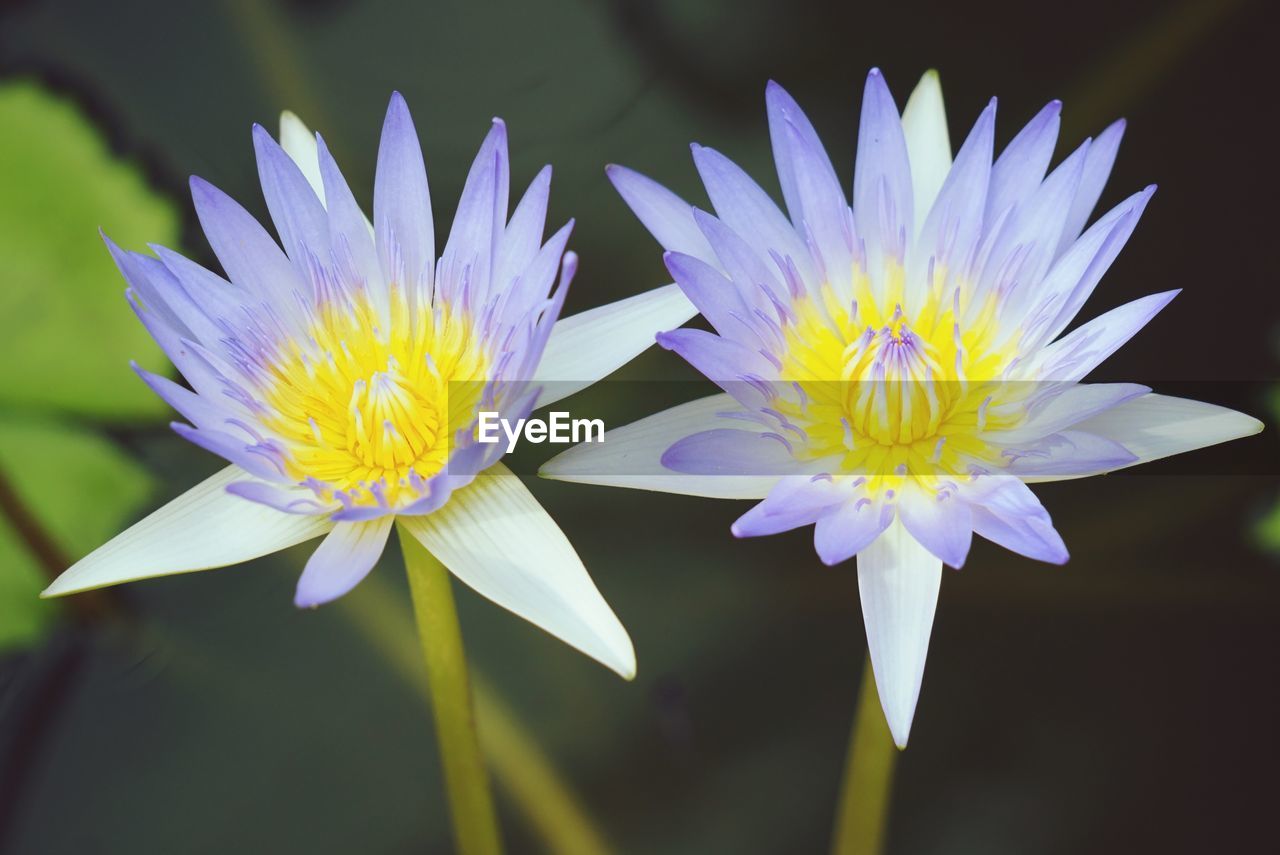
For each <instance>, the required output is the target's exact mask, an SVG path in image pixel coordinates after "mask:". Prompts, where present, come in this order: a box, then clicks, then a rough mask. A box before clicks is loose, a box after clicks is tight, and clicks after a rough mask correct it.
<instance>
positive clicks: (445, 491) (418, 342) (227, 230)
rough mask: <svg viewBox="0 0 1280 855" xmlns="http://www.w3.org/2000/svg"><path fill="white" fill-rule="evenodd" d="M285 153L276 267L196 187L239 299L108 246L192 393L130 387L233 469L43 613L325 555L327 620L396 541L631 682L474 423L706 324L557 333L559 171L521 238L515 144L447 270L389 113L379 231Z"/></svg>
mask: <svg viewBox="0 0 1280 855" xmlns="http://www.w3.org/2000/svg"><path fill="white" fill-rule="evenodd" d="M282 138H283V139H284V141H285V146H284V147H282V146H281V145H279V144H278V143H277V142H276V141H275V140H274V139H273V138H272V137H271V135H270V134H269V133H268V132H267V131H266V130H264V129H263V128H262V127H260V126H256V127H255V128H254V130H253V142H254V147H255V150H256V153H257V162H258V172H259V176H260V178H261V183H262V189H263V193H264V195H265V197H266V203H267V208H268V210H269V212H270V214H271V218H272V220H273V221H274V223H275V228H276V231H277V233H278V235H279V239H280V243H277V242H276V241H275V240H274V239H273V238H272V237H271V236H270V235H269V234H268V232H267V231H266V230H265V229H264V228H263V227H262V226H261V225H259V224H258V222H257V221H256V220H255V219H254V218H253V217H252V216H251V215H250V214H249V213H248V212H246V211H245V209H244V208H242V207H241V206H240V205H239V204H237V203H236V202H235V201H233V200H232V199H231V198H230V197H228V196H227V195H226V194H224V193H222V192H221V191H219V190H218V189H216V188H215V187H213V186H212V185H210V184H209V183H208V182H206V181H203V180H201V179H199V178H194V177H193V178H192V179H191V191H192V197H193V199H194V202H195V208H196V213H197V215H198V216H199V219H200V223H201V225H202V226H203V229H204V232H205V235H206V236H207V238H208V240H209V243H210V244H211V245H212V247H213V251H214V253H215V254H216V255H217V257H218V260H219V261H220V262H221V264H222V267H223V269H224V270H225V272H226V278H223V277H221V276H218V275H217V274H215V273H213V272H211V271H209V270H207V269H205V268H203V267H201V266H199V265H198V264H196V263H194V262H192V261H190V260H188V259H186V258H184V257H183V256H181V255H179V254H177V253H176V252H173V251H171V250H169V249H166V248H164V247H161V246H154V247H152V249H153V250H154V252H155V255H154V256H152V255H148V254H141V253H137V252H131V251H127V250H124V249H121V248H119V247H117V246H116V245H115V244H113V243H111V242H110V240H108V241H107V245H108V247H109V249H110V251H111V253H112V255H113V256H114V258H115V260H116V262H117V264H118V265H119V267H120V270H121V272H122V273H123V274H124V277H125V278H126V279H127V280H128V283H129V288H128V290H127V292H126V293H127V296H128V299H129V301H130V302H131V304H132V305H133V308H134V310H135V311H136V313H137V315H138V317H139V318H140V319H141V320H142V322H143V323H144V324H145V325H146V327H147V329H148V330H149V331H150V332H151V334H152V335H153V336H154V337H155V339H156V341H157V342H159V344H160V345H161V347H163V348H164V350H165V352H166V353H167V354H168V356H169V358H170V359H171V360H172V361H173V364H174V365H175V366H176V367H177V368H178V370H179V371H180V372H181V373H182V376H183V377H185V378H186V380H187V382H188V383H189V384H190V388H189V389H188V388H186V387H184V386H182V385H179V384H178V383H175V382H173V381H172V380H169V379H167V378H165V377H160V376H156V375H153V374H150V373H148V372H146V371H142V370H140V369H139V374H141V376H142V378H143V379H144V380H145V381H146V382H147V383H148V384H149V385H150V386H151V388H152V389H154V390H155V392H156V393H157V394H158V395H160V397H162V398H163V399H164V400H165V401H167V402H168V403H169V404H170V405H172V406H173V408H174V409H175V410H177V411H178V413H180V414H181V415H182V416H183V418H185V419H186V420H187V422H188V423H178V424H175V425H174V430H176V431H177V432H178V433H179V434H180V435H182V436H183V437H185V438H186V439H188V440H190V441H191V442H193V443H195V444H196V445H198V446H200V447H202V448H204V449H207V450H209V451H212V452H213V453H214V454H217V455H219V456H221V457H223V458H225V459H226V460H227V461H228V462H229V463H230V464H231V465H230V466H229V467H227V468H226V469H224V470H222V471H221V472H219V473H218V474H216V475H214V476H213V477H211V478H209V479H208V480H206V481H204V482H203V483H201V484H199V485H198V486H196V487H194V488H193V489H191V490H190V491H188V492H187V493H185V494H183V495H182V496H180V497H179V498H177V499H175V500H174V501H172V502H170V503H169V504H168V505H165V506H164V507H163V508H161V509H160V510H158V511H156V512H155V513H153V514H151V515H150V516H148V517H147V518H145V519H143V520H142V521H141V522H139V523H137V524H136V525H134V526H133V527H132V528H130V529H128V530H127V531H125V532H124V533H122V534H120V535H119V536H117V537H116V538H115V539H113V540H111V541H110V542H108V543H107V544H106V545H104V546H102V547H100V548H99V549H97V550H95V551H94V552H92V553H91V554H90V555H88V556H87V557H85V558H83V559H82V560H81V561H79V562H78V563H76V564H75V565H74V566H72V567H71V568H70V569H68V570H67V571H66V572H65V573H63V574H62V575H61V576H60V577H58V579H57V580H56V581H55V582H54V583H53V584H52V585H51V586H50V587H49V589H48V590H47V591H46V592H45V595H46V596H56V595H62V594H70V593H73V592H76V591H84V590H89V589H92V588H99V587H102V586H105V585H114V584H117V583H120V582H127V581H131V580H136V579H144V578H148V577H153V576H163V575H169V574H174V573H186V572H190V571H194V570H203V569H207V568H213V567H222V566H225V565H229V564H236V563H239V562H242V561H248V560H250V559H252V558H256V557H258V556H261V555H266V554H268V553H272V552H275V551H277V550H280V549H284V548H286V547H289V546H292V545H294V544H297V543H300V542H302V541H306V540H310V539H312V538H316V537H319V536H321V535H325V538H324V540H323V542H322V543H321V544H320V546H319V547H318V548H317V549H316V550H315V551H314V552H313V553H312V555H311V558H310V560H309V561H308V562H307V565H306V569H305V570H304V571H303V573H302V576H301V578H300V579H299V581H298V586H297V596H296V603H297V605H299V606H316V605H318V604H321V603H325V602H328V601H330V600H333V599H334V598H336V597H340V596H341V595H343V594H344V593H346V592H347V591H349V590H350V589H351V588H352V587H354V586H355V585H356V584H357V583H359V582H360V580H361V579H363V578H364V577H365V575H366V574H367V573H368V572H369V571H370V569H371V568H372V567H373V566H374V564H375V562H376V561H377V560H378V557H379V556H380V555H381V553H382V551H383V547H384V545H385V544H386V541H387V537H388V534H389V532H390V530H391V526H392V523H393V522H395V521H398V522H399V523H400V525H401V526H402V527H403V528H404V529H405V530H407V531H408V532H410V533H411V534H412V535H413V536H414V537H415V538H417V539H418V541H420V542H421V543H422V545H423V546H425V547H426V549H427V550H428V551H429V552H430V553H432V554H433V555H434V556H435V557H436V558H437V559H438V560H439V561H441V562H442V563H443V564H445V565H446V566H447V567H448V568H449V570H451V571H452V572H453V573H454V574H455V575H456V576H457V577H458V578H459V579H461V580H462V581H463V582H465V583H466V584H467V585H469V586H471V587H472V588H474V589H475V590H476V591H478V592H479V593H480V594H482V595H484V596H485V597H488V598H489V599H491V600H493V601H494V602H496V603H497V604H499V605H501V606H503V607H505V608H507V609H510V610H511V611H513V612H515V613H516V614H518V615H520V616H521V617H524V618H526V619H527V620H529V621H531V622H533V623H534V624H536V625H537V626H539V627H541V628H543V629H544V630H546V631H547V632H549V633H551V634H553V635H555V636H558V637H559V638H561V639H563V640H564V641H565V642H567V643H568V644H570V645H572V646H574V647H576V648H578V649H579V650H581V651H582V652H584V653H586V654H587V655H589V656H591V657H594V658H595V659H597V660H599V661H600V662H602V663H603V664H605V665H607V666H608V667H610V668H612V669H613V670H615V671H617V672H618V673H619V674H621V675H623V676H624V677H628V678H629V677H631V676H632V675H633V674H634V673H635V654H634V652H633V649H632V645H631V641H630V639H629V638H628V636H627V633H626V631H625V630H624V629H623V627H622V625H621V624H620V623H619V622H618V619H617V618H616V617H615V616H614V614H613V612H612V611H611V610H610V608H609V606H608V605H607V604H606V603H605V601H604V599H603V598H602V597H601V595H600V593H599V591H598V590H597V589H596V587H595V585H594V584H593V583H592V581H591V578H590V577H589V576H588V575H587V571H586V570H585V568H584V567H583V565H582V562H581V560H580V559H579V558H578V556H577V554H576V553H575V552H574V550H573V548H572V546H571V545H570V544H569V542H568V540H567V539H566V538H565V536H564V534H563V533H562V532H561V531H560V529H559V528H558V527H557V526H556V524H555V522H554V521H553V520H552V519H551V517H550V516H549V515H548V514H547V513H546V512H545V511H544V510H543V509H542V507H541V506H540V505H539V504H538V502H537V501H536V500H535V499H534V497H533V495H532V494H531V493H530V492H529V491H528V489H527V488H526V487H525V486H524V485H523V483H522V482H521V480H520V479H519V478H518V477H517V476H515V475H514V474H512V473H511V472H510V470H508V469H506V468H505V467H504V466H503V465H502V463H501V462H500V461H499V458H500V457H501V455H502V453H503V451H504V450H505V447H504V446H503V445H502V444H481V443H478V442H476V441H475V439H474V423H475V419H476V413H477V410H478V409H480V408H482V407H483V408H485V409H488V410H493V411H501V412H502V413H503V415H504V416H509V417H511V418H513V419H514V418H519V417H522V416H524V415H527V414H528V413H529V412H530V411H531V410H532V409H533V408H535V407H539V406H543V405H546V404H548V403H551V402H552V401H553V400H555V399H556V398H558V397H562V396H564V395H566V394H569V393H570V392H572V391H575V390H576V389H578V388H582V387H583V386H586V385H588V384H589V383H591V382H593V381H595V380H598V379H599V378H601V377H603V376H605V375H606V374H608V373H610V372H612V371H613V370H614V369H616V368H618V367H619V366H620V365H622V364H623V363H625V362H626V361H628V360H629V359H631V358H632V357H634V356H635V355H636V354H638V353H639V352H640V351H642V350H643V349H645V348H646V347H648V346H649V345H650V344H651V343H652V341H653V335H654V333H655V332H656V331H658V330H661V329H664V328H667V327H669V326H671V325H673V324H674V325H679V324H681V323H683V322H684V321H685V320H687V319H688V317H689V316H691V315H692V314H693V311H694V310H693V307H692V306H690V305H689V303H688V301H687V300H686V299H685V298H684V296H683V295H682V294H680V292H679V290H678V289H676V288H675V286H668V287H667V288H661V289H657V290H655V291H651V292H648V293H646V294H642V295H638V296H636V297H632V298H630V299H627V300H623V301H621V302H618V303H614V304H612V305H607V306H603V307H600V308H597V309H594V310H591V311H588V312H584V313H582V314H580V315H577V316H574V317H570V318H567V319H565V320H560V319H559V316H560V311H561V307H562V306H563V305H564V300H565V296H566V293H567V288H568V285H569V282H570V280H571V279H572V278H573V273H574V269H575V267H576V257H575V256H574V254H573V253H571V252H566V251H565V246H566V243H567V241H568V239H569V232H570V229H571V227H572V223H570V224H567V225H565V226H564V227H563V228H561V229H560V230H559V231H557V232H555V233H554V234H553V235H552V236H551V237H550V238H548V239H547V240H546V241H545V242H544V240H543V227H544V222H545V218H546V211H547V198H548V192H549V187H550V181H551V169H550V167H547V168H545V169H543V170H542V171H541V172H539V173H538V175H537V176H536V177H535V178H534V179H533V182H532V183H531V184H530V186H529V189H528V190H527V192H526V193H525V195H524V197H523V198H522V199H521V200H520V202H519V204H517V205H516V207H515V210H514V212H512V213H511V215H510V219H508V184H509V164H508V157H507V130H506V127H505V125H504V124H503V123H502V122H501V121H500V120H495V121H494V123H493V126H492V129H491V130H490V131H489V133H488V135H487V136H486V137H485V139H484V142H483V144H482V145H481V147H480V151H479V154H478V155H477V156H476V159H475V163H474V164H473V166H472V167H471V171H470V174H469V175H468V176H467V180H466V184H465V186H464V188H463V191H462V196H461V200H460V201H459V203H458V210H457V213H456V215H455V217H454V220H453V225H452V228H451V230H450V232H449V237H448V240H447V241H446V242H445V245H444V250H443V252H442V253H441V254H440V256H439V258H438V260H437V256H436V248H435V238H434V225H433V217H432V210H431V201H430V198H429V195H428V190H427V173H426V168H425V164H424V161H423V157H422V152H421V150H420V148H419V144H418V138H417V134H416V132H415V130H414V126H413V122H412V120H411V118H410V116H409V111H408V109H407V107H406V106H405V103H404V100H403V99H402V98H401V97H400V96H399V95H398V94H396V95H394V96H393V97H392V99H391V104H390V107H389V108H388V110H387V114H386V121H385V124H384V125H383V129H382V141H381V145H380V148H379V151H378V159H377V175H376V180H375V185H374V194H373V196H374V198H373V221H372V223H370V222H369V221H368V219H367V218H366V216H365V214H364V213H363V212H362V210H361V208H360V207H359V205H358V204H357V202H356V200H355V198H354V196H353V194H352V191H351V189H350V188H349V187H348V185H347V183H346V181H345V180H344V179H343V177H342V174H341V173H340V172H339V170H338V166H337V164H336V163H335V162H334V159H333V158H332V157H331V156H330V153H329V151H328V149H327V148H326V147H325V144H324V141H323V140H322V139H321V138H320V137H319V136H318V135H316V136H312V135H311V134H310V133H309V132H308V131H306V129H305V127H304V126H303V125H302V124H301V122H300V121H299V120H298V119H296V118H295V117H292V116H291V115H289V114H286V117H285V120H284V123H283V133H282ZM281 245H283V248H282V246H281ZM557 275H558V277H559V285H558V287H555V282H556V279H557Z"/></svg>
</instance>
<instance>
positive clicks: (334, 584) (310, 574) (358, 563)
mask: <svg viewBox="0 0 1280 855" xmlns="http://www.w3.org/2000/svg"><path fill="white" fill-rule="evenodd" d="M394 521H395V517H393V516H391V515H387V516H383V517H379V518H378V519H376V520H369V521H368V522H340V523H338V524H337V525H335V526H334V527H333V531H331V532H329V536H328V537H326V538H325V539H324V542H323V543H321V544H320V546H319V548H317V549H316V551H315V552H313V553H311V558H310V559H308V561H307V566H306V569H304V570H303V571H302V576H301V577H300V578H299V579H298V590H297V593H296V594H295V595H294V597H293V604H294V605H295V606H298V607H299V608H310V607H312V606H318V605H321V604H323V603H327V602H329V601H331V600H336V599H337V598H338V597H341V596H342V595H343V594H345V593H347V591H350V590H351V589H352V588H354V587H355V586H356V585H358V584H359V583H360V581H361V580H362V579H364V577H365V576H367V575H369V571H370V570H372V569H373V565H374V564H376V563H377V561H378V558H380V557H381V556H382V550H383V549H384V548H385V547H386V545H387V535H388V534H390V533H391V523H392V522H394Z"/></svg>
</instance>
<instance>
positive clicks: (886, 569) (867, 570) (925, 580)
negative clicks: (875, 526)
mask: <svg viewBox="0 0 1280 855" xmlns="http://www.w3.org/2000/svg"><path fill="white" fill-rule="evenodd" d="M941 584H942V561H940V560H939V559H938V558H937V557H936V556H934V555H931V554H930V553H929V551H928V550H927V549H925V548H924V547H923V546H921V545H920V544H919V543H917V542H916V540H915V539H914V538H913V537H912V536H911V535H910V534H908V533H907V529H906V527H905V526H903V525H902V523H901V522H900V521H895V522H894V523H893V524H891V525H890V526H889V528H888V529H887V530H886V531H885V533H884V534H882V535H880V537H878V538H877V539H876V540H875V541H874V542H873V543H872V544H871V545H870V546H868V547H867V548H866V549H863V550H862V551H861V552H859V553H858V595H859V597H860V598H861V599H862V619H863V622H864V623H866V626H867V647H868V650H869V651H870V654H871V668H872V670H873V671H874V672H875V676H876V690H877V691H878V692H879V694H880V705H881V706H882V707H883V708H884V716H885V719H886V720H888V722H889V731H890V732H891V733H892V734H893V741H894V742H895V743H896V744H897V746H898V747H899V748H905V747H906V745H907V736H908V735H909V734H910V733H911V720H912V718H914V717H915V712H916V701H917V700H918V699H919V697H920V681H921V680H922V679H923V678H924V662H925V657H926V655H927V654H928V652H929V636H930V634H931V633H932V632H933V613H934V610H935V609H936V608H937V605H938V589H939V587H940V586H941Z"/></svg>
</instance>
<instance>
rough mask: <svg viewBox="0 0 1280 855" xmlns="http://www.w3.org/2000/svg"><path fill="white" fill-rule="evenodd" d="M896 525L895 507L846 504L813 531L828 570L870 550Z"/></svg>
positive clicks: (862, 502)
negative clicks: (877, 540)
mask: <svg viewBox="0 0 1280 855" xmlns="http://www.w3.org/2000/svg"><path fill="white" fill-rule="evenodd" d="M892 523H893V507H892V506H891V505H886V504H885V503H883V502H880V501H871V500H870V499H865V498H863V499H858V500H854V501H851V502H845V503H844V504H843V505H841V506H840V507H839V508H837V509H836V510H834V511H832V512H831V513H829V514H827V515H825V516H823V517H820V518H819V519H818V523H817V525H815V526H814V527H813V547H814V549H815V550H817V552H818V558H820V559H822V563H823V564H826V565H827V566H828V567H832V566H835V565H836V564H839V563H841V562H842V561H848V560H849V559H850V558H852V557H853V556H855V555H857V554H859V553H860V552H862V551H863V550H865V549H867V548H868V547H869V546H870V545H871V544H872V542H874V541H875V540H876V539H877V538H879V537H880V536H881V535H882V534H883V533H884V531H885V529H887V528H888V527H889V526H890V525H891V524H892Z"/></svg>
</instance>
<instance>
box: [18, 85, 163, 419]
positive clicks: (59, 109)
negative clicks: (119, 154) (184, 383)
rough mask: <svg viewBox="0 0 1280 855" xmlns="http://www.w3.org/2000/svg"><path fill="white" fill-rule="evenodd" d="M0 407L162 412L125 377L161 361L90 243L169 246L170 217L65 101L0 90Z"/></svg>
mask: <svg viewBox="0 0 1280 855" xmlns="http://www.w3.org/2000/svg"><path fill="white" fill-rule="evenodd" d="M0 127H2V128H4V133H3V134H0V187H3V188H4V190H3V193H0V282H3V287H2V288H0V319H3V321H0V324H3V326H0V405H3V406H6V407H8V408H15V407H16V408H21V409H38V410H42V411H46V412H51V411H52V412H61V413H69V414H75V415H84V416H91V417H94V418H99V419H107V420H111V421H125V420H136V419H137V418H139V417H144V416H160V415H163V414H164V413H165V412H166V408H165V406H164V404H163V403H162V402H161V401H159V400H158V399H157V398H156V397H155V396H154V395H153V394H152V393H151V391H150V390H149V389H147V388H146V386H145V385H144V384H143V383H142V382H140V381H139V380H138V379H137V377H135V376H134V374H133V372H132V371H131V370H130V369H129V360H130V359H136V360H137V361H138V362H139V363H140V364H142V365H143V366H144V367H147V368H151V369H153V370H163V368H164V365H165V361H164V358H163V356H162V355H161V353H160V350H159V348H158V347H157V346H156V345H155V344H154V343H153V342H152V341H151V338H150V337H149V336H148V335H147V333H146V331H145V330H144V329H143V327H142V324H140V323H139V322H138V320H137V319H136V318H135V317H134V315H133V312H132V310H131V309H130V308H129V305H128V303H127V302H126V300H125V299H124V296H123V292H124V288H125V282H124V280H123V278H122V277H121V276H120V273H119V272H118V271H117V270H116V268H115V264H114V263H113V262H112V261H111V257H110V255H109V254H108V253H107V250H106V248H105V247H104V246H103V244H102V241H101V239H100V238H99V237H98V229H99V227H101V228H103V229H105V230H106V231H107V233H108V234H110V235H111V237H112V239H113V240H115V241H116V242H117V243H119V244H120V245H122V246H126V247H138V246H142V245H144V244H146V243H166V244H170V245H172V244H174V243H176V242H177V238H178V226H179V221H178V215H177V214H176V212H175V211H174V208H173V205H172V204H171V203H170V202H169V201H168V200H166V199H164V198H163V197H161V196H159V195H157V194H156V193H155V192H153V191H152V190H151V189H150V188H149V187H148V186H147V184H146V181H145V180H144V178H143V176H142V174H141V173H140V172H139V170H138V169H137V168H136V167H135V166H134V165H133V164H129V163H125V162H122V161H119V160H117V159H116V158H114V157H113V156H112V154H111V152H110V151H109V150H108V148H107V145H106V143H105V141H104V140H103V139H102V137H101V135H100V134H99V132H98V130H97V128H95V127H94V126H93V125H92V124H90V123H89V122H88V121H87V120H86V119H85V117H84V116H83V115H82V114H81V113H80V112H79V110H78V109H77V108H76V107H75V105H73V104H72V103H71V102H69V101H67V100H64V99H61V98H58V97H56V96H54V95H52V94H50V93H49V92H47V91H45V90H44V89H43V88H41V87H40V86H39V85H38V84H36V83H33V82H30V81H22V80H19V81H13V82H7V83H4V84H2V85H0Z"/></svg>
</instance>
